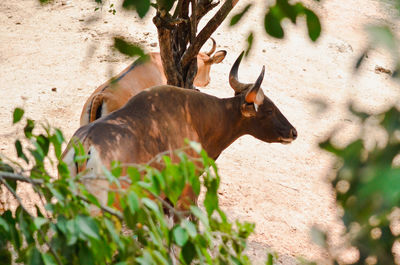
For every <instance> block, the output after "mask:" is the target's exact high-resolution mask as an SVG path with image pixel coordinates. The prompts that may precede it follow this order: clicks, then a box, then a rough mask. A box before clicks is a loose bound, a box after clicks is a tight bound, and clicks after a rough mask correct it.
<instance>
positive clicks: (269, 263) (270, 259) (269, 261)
mask: <svg viewBox="0 0 400 265" xmlns="http://www.w3.org/2000/svg"><path fill="white" fill-rule="evenodd" d="M265 265H274V256H273V255H272V254H271V253H268V258H267V261H266V262H265Z"/></svg>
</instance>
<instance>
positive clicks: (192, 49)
mask: <svg viewBox="0 0 400 265" xmlns="http://www.w3.org/2000/svg"><path fill="white" fill-rule="evenodd" d="M237 2H238V0H226V1H225V3H224V4H223V5H222V7H221V8H220V9H219V10H218V11H217V13H216V14H215V15H214V16H213V17H212V18H211V19H210V20H209V21H208V23H207V24H206V25H205V26H204V28H203V29H202V30H201V31H200V33H199V34H198V35H197V37H196V39H195V41H194V43H192V44H191V45H190V46H189V48H188V49H187V50H186V52H185V53H184V55H183V57H182V61H181V62H182V68H183V69H185V68H186V67H188V66H189V64H190V61H191V60H192V59H193V58H194V57H195V56H197V54H198V53H199V51H200V49H201V47H202V46H203V44H204V43H205V42H206V41H207V40H208V39H209V38H210V37H211V34H212V33H213V32H214V31H215V30H216V29H217V28H218V27H219V25H221V23H222V22H223V21H224V19H225V18H226V17H227V16H228V14H229V12H230V11H231V10H232V8H233V7H234V6H235V5H236V3H237Z"/></svg>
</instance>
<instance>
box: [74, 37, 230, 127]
mask: <svg viewBox="0 0 400 265" xmlns="http://www.w3.org/2000/svg"><path fill="white" fill-rule="evenodd" d="M211 40H212V42H213V46H212V48H211V50H210V51H209V52H207V53H204V52H200V53H199V54H198V55H197V74H196V76H195V78H194V81H193V83H194V85H195V86H198V87H205V86H207V85H208V83H209V82H210V69H211V65H213V64H217V63H220V62H222V60H223V59H224V58H225V55H226V51H224V50H221V51H217V52H216V53H215V54H214V55H213V53H214V51H215V48H216V43H215V40H214V39H212V38H211ZM149 56H150V60H149V61H146V62H142V61H141V60H139V59H138V60H137V61H135V62H134V63H133V64H132V65H130V66H128V67H127V68H125V69H124V70H123V71H122V72H121V73H120V74H119V75H117V76H116V77H114V78H113V79H111V80H109V81H107V82H106V83H104V84H102V85H101V86H99V87H98V88H97V89H96V90H95V91H94V92H93V93H92V95H90V97H89V98H88V99H87V100H86V103H85V105H84V106H83V109H82V113H81V118H80V124H81V126H83V125H86V124H88V123H90V122H93V121H94V120H97V119H98V118H100V117H103V116H105V115H107V114H109V113H110V112H113V111H115V110H117V109H119V108H121V107H122V106H123V105H125V103H126V102H128V100H129V99H130V98H131V97H133V96H134V95H136V94H138V93H139V92H141V91H142V90H144V89H146V88H149V87H152V86H158V85H166V84H167V79H166V77H165V74H164V68H163V66H162V62H161V56H160V53H158V52H152V53H150V54H149Z"/></svg>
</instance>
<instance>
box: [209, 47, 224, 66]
mask: <svg viewBox="0 0 400 265" xmlns="http://www.w3.org/2000/svg"><path fill="white" fill-rule="evenodd" d="M225 56H226V51H225V50H221V51H217V52H216V53H215V54H214V55H213V56H212V57H211V58H210V59H209V60H208V62H209V63H211V64H215V63H220V62H222V61H223V60H224V59H225Z"/></svg>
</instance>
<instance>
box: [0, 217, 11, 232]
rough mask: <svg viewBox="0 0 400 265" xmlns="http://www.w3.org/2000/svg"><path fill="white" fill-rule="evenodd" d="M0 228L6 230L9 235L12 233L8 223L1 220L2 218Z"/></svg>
mask: <svg viewBox="0 0 400 265" xmlns="http://www.w3.org/2000/svg"><path fill="white" fill-rule="evenodd" d="M0 227H2V228H3V230H4V231H5V232H7V233H8V232H9V231H10V226H9V225H8V223H7V222H6V220H4V219H3V218H1V216H0Z"/></svg>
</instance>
